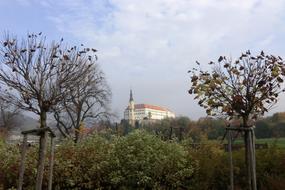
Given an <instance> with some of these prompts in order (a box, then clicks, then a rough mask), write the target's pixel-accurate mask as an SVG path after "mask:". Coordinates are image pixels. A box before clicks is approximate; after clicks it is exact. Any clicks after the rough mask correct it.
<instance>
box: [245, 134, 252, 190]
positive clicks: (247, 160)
mask: <svg viewBox="0 0 285 190" xmlns="http://www.w3.org/2000/svg"><path fill="white" fill-rule="evenodd" d="M244 146H245V165H246V174H247V183H248V188H249V190H252V188H251V187H252V185H251V164H250V163H251V161H250V147H249V146H250V142H249V132H248V131H244Z"/></svg>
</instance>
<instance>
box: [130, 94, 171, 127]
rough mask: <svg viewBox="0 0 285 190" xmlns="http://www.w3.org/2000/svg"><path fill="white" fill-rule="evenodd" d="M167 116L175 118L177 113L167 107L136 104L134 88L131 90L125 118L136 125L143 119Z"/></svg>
mask: <svg viewBox="0 0 285 190" xmlns="http://www.w3.org/2000/svg"><path fill="white" fill-rule="evenodd" d="M165 118H175V114H174V113H173V112H172V111H170V110H169V109H167V108H164V107H160V106H155V105H150V104H135V102H134V98H133V93H132V90H131V91H130V100H129V105H128V107H127V108H126V109H125V112H124V119H125V120H128V121H129V124H130V125H132V126H134V125H135V122H136V121H138V122H141V121H142V120H162V119H165Z"/></svg>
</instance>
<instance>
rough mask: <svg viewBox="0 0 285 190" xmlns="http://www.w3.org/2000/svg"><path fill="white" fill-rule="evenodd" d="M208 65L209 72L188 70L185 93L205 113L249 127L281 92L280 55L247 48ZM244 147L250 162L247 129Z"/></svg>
mask: <svg viewBox="0 0 285 190" xmlns="http://www.w3.org/2000/svg"><path fill="white" fill-rule="evenodd" d="M197 64H198V65H200V63H199V62H197ZM209 65H210V66H212V70H211V71H204V70H202V69H201V68H200V69H195V68H193V70H192V71H189V72H191V83H192V86H191V88H190V90H189V93H190V94H195V95H196V96H195V98H194V99H197V100H198V101H199V102H198V103H199V105H200V106H202V107H203V108H205V109H206V112H207V114H208V115H212V116H214V115H218V114H220V115H224V116H226V117H227V118H228V119H232V118H234V117H235V118H241V119H242V126H243V127H244V128H249V127H250V125H251V123H250V122H251V121H254V120H255V119H256V118H257V117H258V116H260V115H263V114H264V113H265V112H267V111H268V110H269V109H270V108H271V107H272V106H273V105H274V104H276V102H277V100H278V95H279V94H280V93H281V92H282V91H284V89H282V87H281V85H282V83H283V82H284V76H285V65H284V61H283V60H282V58H281V57H280V56H274V55H265V54H264V52H263V51H262V52H261V53H260V54H259V55H257V56H253V55H251V53H250V51H247V52H246V53H243V54H242V55H241V56H240V57H239V58H238V59H237V60H232V59H231V58H227V57H225V56H220V57H219V59H218V62H212V61H211V62H210V63H209ZM245 146H246V153H247V154H246V156H247V157H246V160H247V161H248V162H250V160H249V157H250V156H249V155H250V154H252V153H251V148H252V147H253V146H254V145H253V142H252V140H250V137H249V134H248V133H247V132H245ZM249 167H250V166H248V172H249V170H250V169H249ZM249 175H250V174H249ZM253 188H254V187H253Z"/></svg>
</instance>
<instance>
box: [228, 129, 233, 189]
mask: <svg viewBox="0 0 285 190" xmlns="http://www.w3.org/2000/svg"><path fill="white" fill-rule="evenodd" d="M228 151H229V161H230V190H234V165H233V155H232V135H231V131H230V130H228Z"/></svg>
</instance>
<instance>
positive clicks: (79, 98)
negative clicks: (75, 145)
mask: <svg viewBox="0 0 285 190" xmlns="http://www.w3.org/2000/svg"><path fill="white" fill-rule="evenodd" d="M110 96H111V91H110V88H109V86H108V85H107V82H106V78H105V76H104V73H103V72H102V70H101V69H100V68H99V65H98V64H96V62H95V60H94V63H93V65H92V67H90V69H89V70H88V73H86V74H85V75H84V76H82V80H81V81H80V82H79V83H78V85H77V86H74V88H73V90H72V91H71V92H70V93H69V94H68V96H66V97H64V99H63V101H62V102H61V103H60V104H58V105H57V106H56V108H55V109H54V118H55V120H56V121H57V126H58V128H59V130H60V131H61V133H62V134H63V136H72V134H71V130H74V131H75V132H74V133H75V134H74V139H75V142H78V140H79V128H80V126H81V124H83V123H86V122H90V123H91V122H95V121H98V120H100V119H102V120H104V119H108V118H109V116H111V114H110V111H109V109H108V104H109V101H110Z"/></svg>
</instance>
